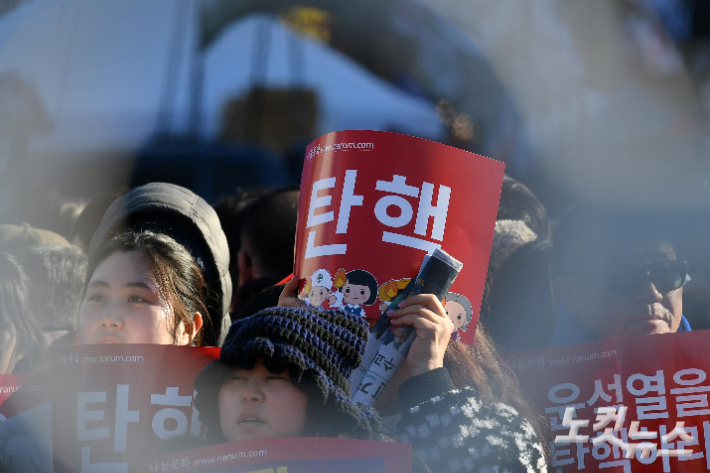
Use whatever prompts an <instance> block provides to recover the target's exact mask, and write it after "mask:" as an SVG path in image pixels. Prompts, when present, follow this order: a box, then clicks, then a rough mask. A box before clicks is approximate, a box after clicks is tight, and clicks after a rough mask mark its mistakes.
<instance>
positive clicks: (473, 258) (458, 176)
mask: <svg viewBox="0 0 710 473" xmlns="http://www.w3.org/2000/svg"><path fill="white" fill-rule="evenodd" d="M504 168H505V166H504V164H503V163H500V162H497V161H494V160H491V159H488V158H484V157H483V156H479V155H475V154H472V153H469V152H466V151H462V150H460V149H456V148H452V147H450V146H446V145H442V144H440V143H435V142H432V141H427V140H423V139H420V138H414V137H411V136H405V135H400V134H396V133H386V132H379V131H362V130H359V131H339V132H334V133H329V134H327V135H324V136H322V137H320V138H319V139H317V140H315V141H314V142H313V143H311V144H310V145H309V146H308V149H307V150H306V160H305V163H304V167H303V177H302V179H301V198H300V202H299V209H298V215H299V223H298V229H297V235H296V236H297V238H296V262H295V270H294V274H296V275H297V276H299V277H301V278H303V279H305V280H306V282H305V284H303V285H302V287H301V294H300V297H302V298H303V299H304V300H305V301H306V302H308V303H309V304H310V305H313V306H322V307H324V308H343V309H344V310H346V311H350V312H352V313H354V314H357V315H362V316H366V317H368V318H372V319H376V318H379V315H380V312H381V309H383V308H384V307H385V306H386V305H388V303H389V302H390V301H391V300H392V299H393V298H394V297H395V296H396V295H397V291H398V290H401V289H402V288H403V287H404V286H405V285H406V283H407V281H408V280H409V278H412V277H414V276H415V275H416V274H417V271H418V270H419V266H420V264H421V262H422V259H423V257H424V255H425V254H426V253H427V252H433V251H434V249H435V248H437V247H441V248H442V249H444V250H445V251H447V252H448V253H449V254H451V255H452V256H453V257H455V258H456V259H458V260H460V261H461V262H462V263H463V270H462V271H461V273H460V274H459V276H458V278H457V279H456V281H455V282H454V285H453V286H452V288H451V292H452V293H454V294H455V296H453V295H452V297H451V298H450V299H451V301H452V305H451V307H450V308H448V309H449V312H450V313H453V312H456V313H459V312H460V313H462V314H465V316H464V317H462V318H461V319H458V318H457V319H456V321H455V324H456V325H457V328H458V329H459V332H460V335H461V337H462V339H463V341H464V342H467V343H471V342H472V341H473V332H474V329H473V328H474V327H475V326H476V322H477V318H478V309H479V307H480V304H481V298H482V294H483V285H484V282H485V277H486V270H487V268H488V259H489V256H490V251H491V245H492V241H493V232H494V227H495V220H496V214H497V210H498V202H499V199H500V190H501V186H502V182H503V172H504ZM454 304H458V305H456V306H455V305H454ZM468 327H471V330H467V329H468Z"/></svg>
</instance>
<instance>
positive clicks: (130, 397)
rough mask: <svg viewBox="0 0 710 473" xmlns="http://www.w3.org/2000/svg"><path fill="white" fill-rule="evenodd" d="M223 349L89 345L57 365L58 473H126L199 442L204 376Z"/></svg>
mask: <svg viewBox="0 0 710 473" xmlns="http://www.w3.org/2000/svg"><path fill="white" fill-rule="evenodd" d="M218 356H219V349H218V348H198V347H176V346H164V345H85V346H75V347H63V348H61V349H58V350H57V351H56V352H55V353H54V356H53V360H52V373H51V388H52V440H53V450H54V471H55V472H57V473H61V472H75V471H84V472H91V471H93V472H105V473H108V472H121V471H127V468H128V462H129V461H130V460H132V459H135V458H140V457H143V456H145V455H154V454H156V453H157V452H159V451H160V448H161V446H162V445H163V442H165V441H166V440H168V439H169V438H172V437H175V436H180V435H186V434H192V435H200V434H201V426H200V424H199V421H198V420H197V416H198V413H197V411H196V410H195V409H194V408H193V403H192V401H193V393H194V388H193V382H194V379H195V376H196V375H197V373H199V372H200V370H201V369H202V368H203V367H204V366H205V365H206V364H207V363H209V362H210V361H212V360H214V359H216V358H217V357H218Z"/></svg>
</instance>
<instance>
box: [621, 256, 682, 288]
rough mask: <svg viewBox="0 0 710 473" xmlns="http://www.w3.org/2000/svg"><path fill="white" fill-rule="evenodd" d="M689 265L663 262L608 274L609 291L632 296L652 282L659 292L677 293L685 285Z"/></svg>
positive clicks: (639, 265) (630, 267) (677, 262)
mask: <svg viewBox="0 0 710 473" xmlns="http://www.w3.org/2000/svg"><path fill="white" fill-rule="evenodd" d="M687 274H688V263H687V262H685V261H677V260H672V261H663V262H660V263H652V264H638V265H633V266H629V267H626V268H623V269H621V270H614V271H610V272H608V273H607V284H608V286H609V290H611V291H612V292H615V293H617V294H631V293H634V292H636V291H638V290H639V289H641V288H642V287H643V285H644V284H646V283H648V282H651V283H653V285H654V286H656V289H658V291H659V292H669V291H675V290H676V289H678V288H680V287H681V286H682V285H683V284H684V283H685V277H686V275H687Z"/></svg>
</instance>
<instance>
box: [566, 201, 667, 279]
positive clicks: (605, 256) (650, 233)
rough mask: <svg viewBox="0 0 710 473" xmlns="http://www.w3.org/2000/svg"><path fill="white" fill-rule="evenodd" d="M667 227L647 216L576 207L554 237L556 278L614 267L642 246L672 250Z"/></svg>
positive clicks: (651, 216) (658, 217)
mask: <svg viewBox="0 0 710 473" xmlns="http://www.w3.org/2000/svg"><path fill="white" fill-rule="evenodd" d="M668 227H669V225H668V224H667V222H666V221H664V219H663V218H661V216H659V215H654V214H653V213H650V212H633V213H632V212H626V211H616V210H610V209H605V208H598V207H592V206H589V205H578V206H575V207H573V208H571V209H570V210H569V211H568V212H567V213H566V214H565V215H564V217H562V220H561V221H560V223H559V224H558V225H557V227H556V228H555V232H554V234H553V243H554V245H553V252H552V256H553V258H552V267H553V270H554V272H555V274H556V275H561V274H575V273H577V272H579V271H584V270H587V269H599V268H604V267H605V266H607V265H617V264H619V262H620V261H623V260H624V259H627V258H630V257H633V252H634V250H636V249H638V248H641V247H644V246H656V245H659V244H661V245H664V246H668V247H670V248H672V244H671V243H670V242H671V235H670V234H669V228H668Z"/></svg>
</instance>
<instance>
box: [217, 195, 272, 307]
mask: <svg viewBox="0 0 710 473" xmlns="http://www.w3.org/2000/svg"><path fill="white" fill-rule="evenodd" d="M268 192H269V191H268V190H266V189H248V190H247V189H237V190H235V191H234V193H233V194H231V195H228V196H226V197H222V198H220V199H219V200H218V201H217V202H216V203H215V204H214V205H213V206H212V207H213V208H214V210H215V212H217V216H218V217H219V221H220V223H221V224H222V230H224V235H225V236H226V237H227V245H228V246H229V254H230V255H231V259H230V261H229V274H230V275H231V276H232V281H233V282H234V284H237V282H238V281H239V266H238V264H237V253H239V250H240V249H241V248H242V228H243V226H244V215H245V213H247V212H246V211H247V209H248V208H249V207H250V206H251V205H253V204H254V203H255V202H256V201H257V200H259V198H260V197H262V196H264V195H266V194H267V193H268ZM236 292H237V291H236V288H235V291H234V294H236Z"/></svg>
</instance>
